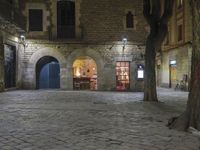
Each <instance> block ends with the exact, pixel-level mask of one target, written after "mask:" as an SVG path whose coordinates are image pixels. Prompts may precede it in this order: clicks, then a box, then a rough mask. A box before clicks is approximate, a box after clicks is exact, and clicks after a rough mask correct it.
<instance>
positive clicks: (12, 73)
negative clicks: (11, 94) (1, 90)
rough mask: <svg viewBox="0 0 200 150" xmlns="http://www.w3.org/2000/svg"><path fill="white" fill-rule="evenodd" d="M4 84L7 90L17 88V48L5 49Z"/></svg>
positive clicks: (6, 46) (8, 46)
mask: <svg viewBox="0 0 200 150" xmlns="http://www.w3.org/2000/svg"><path fill="white" fill-rule="evenodd" d="M4 70H5V73H4V80H5V81H4V82H5V88H13V87H16V47H14V46H10V45H5V47H4Z"/></svg>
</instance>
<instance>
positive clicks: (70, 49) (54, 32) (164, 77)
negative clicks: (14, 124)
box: [0, 0, 192, 91]
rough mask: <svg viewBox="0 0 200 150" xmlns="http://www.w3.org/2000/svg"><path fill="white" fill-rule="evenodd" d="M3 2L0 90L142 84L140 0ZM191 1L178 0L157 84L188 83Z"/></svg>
mask: <svg viewBox="0 0 200 150" xmlns="http://www.w3.org/2000/svg"><path fill="white" fill-rule="evenodd" d="M1 3H2V5H1V7H2V9H0V14H1V16H0V21H1V24H0V25H1V26H0V43H1V44H0V49H1V51H0V90H1V91H3V90H4V89H10V88H20V89H43V88H58V89H64V90H76V89H78V90H81V89H87V90H88V89H89V90H121V91H142V90H143V73H144V65H143V64H144V55H145V54H144V49H145V41H146V37H147V34H148V30H149V29H148V26H147V23H146V21H145V20H144V18H143V12H142V10H143V4H142V1H140V0H134V1H131V0H124V1H120V0H117V1H116V0H109V1H108V0H101V1H99V0H45V1H44V0H11V1H9V2H7V1H5V0H4V1H2V2H1ZM3 8H4V9H3ZM189 9H190V7H189V3H188V1H187V0H185V1H184V0H176V1H175V6H174V14H173V17H172V18H171V20H170V22H169V34H168V37H167V38H166V41H165V43H164V44H163V47H162V51H161V53H158V54H157V60H156V63H157V66H156V71H157V84H158V86H163V87H174V86H175V85H176V84H177V81H181V80H184V81H185V82H186V84H187V86H188V84H189V80H190V67H191V53H192V49H191V40H192V28H191V17H190V10H189ZM5 10H9V11H5ZM22 14H23V15H22ZM25 24H26V25H25ZM25 31H26V32H25Z"/></svg>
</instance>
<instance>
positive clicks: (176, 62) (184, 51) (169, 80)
mask: <svg viewBox="0 0 200 150" xmlns="http://www.w3.org/2000/svg"><path fill="white" fill-rule="evenodd" d="M190 9H191V8H190V5H189V1H188V0H176V1H175V5H174V10H173V16H172V18H171V20H170V22H169V26H168V28H169V34H168V37H167V38H166V41H165V43H164V44H163V48H162V52H161V53H159V54H158V57H157V83H158V85H159V86H163V87H170V88H174V87H175V86H176V84H177V83H180V82H181V81H184V83H185V84H186V86H187V88H188V86H189V81H190V72H191V57H192V42H191V41H192V20H191V14H190V12H191V11H190Z"/></svg>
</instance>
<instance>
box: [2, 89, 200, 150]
mask: <svg viewBox="0 0 200 150" xmlns="http://www.w3.org/2000/svg"><path fill="white" fill-rule="evenodd" d="M187 94H188V93H186V92H174V91H172V90H168V89H159V99H160V101H161V102H160V103H147V102H146V103H144V102H142V97H143V94H142V93H131V92H125V93H120V92H87V91H81V92H79V91H51V90H47V91H45V90H44V91H12V92H5V93H0V150H200V139H199V137H196V136H194V135H192V134H189V133H184V132H178V131H175V130H169V129H168V128H167V127H166V124H167V121H168V119H169V118H171V117H172V116H176V115H179V114H180V113H182V112H183V110H184V109H185V104H186V99H187Z"/></svg>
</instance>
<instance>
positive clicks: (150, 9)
mask: <svg viewBox="0 0 200 150" xmlns="http://www.w3.org/2000/svg"><path fill="white" fill-rule="evenodd" d="M162 1H163V0H143V7H144V8H143V14H144V17H145V19H146V21H147V23H148V24H149V26H150V34H149V35H148V37H147V41H146V50H145V79H144V101H158V99H157V91H156V73H155V67H156V66H155V65H156V64H155V60H156V52H157V51H160V49H161V45H162V42H163V41H164V39H165V37H166V35H167V32H168V21H169V19H170V18H171V16H172V11H173V2H174V0H164V10H163V11H162V10H161V3H162ZM162 12H163V13H162Z"/></svg>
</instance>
